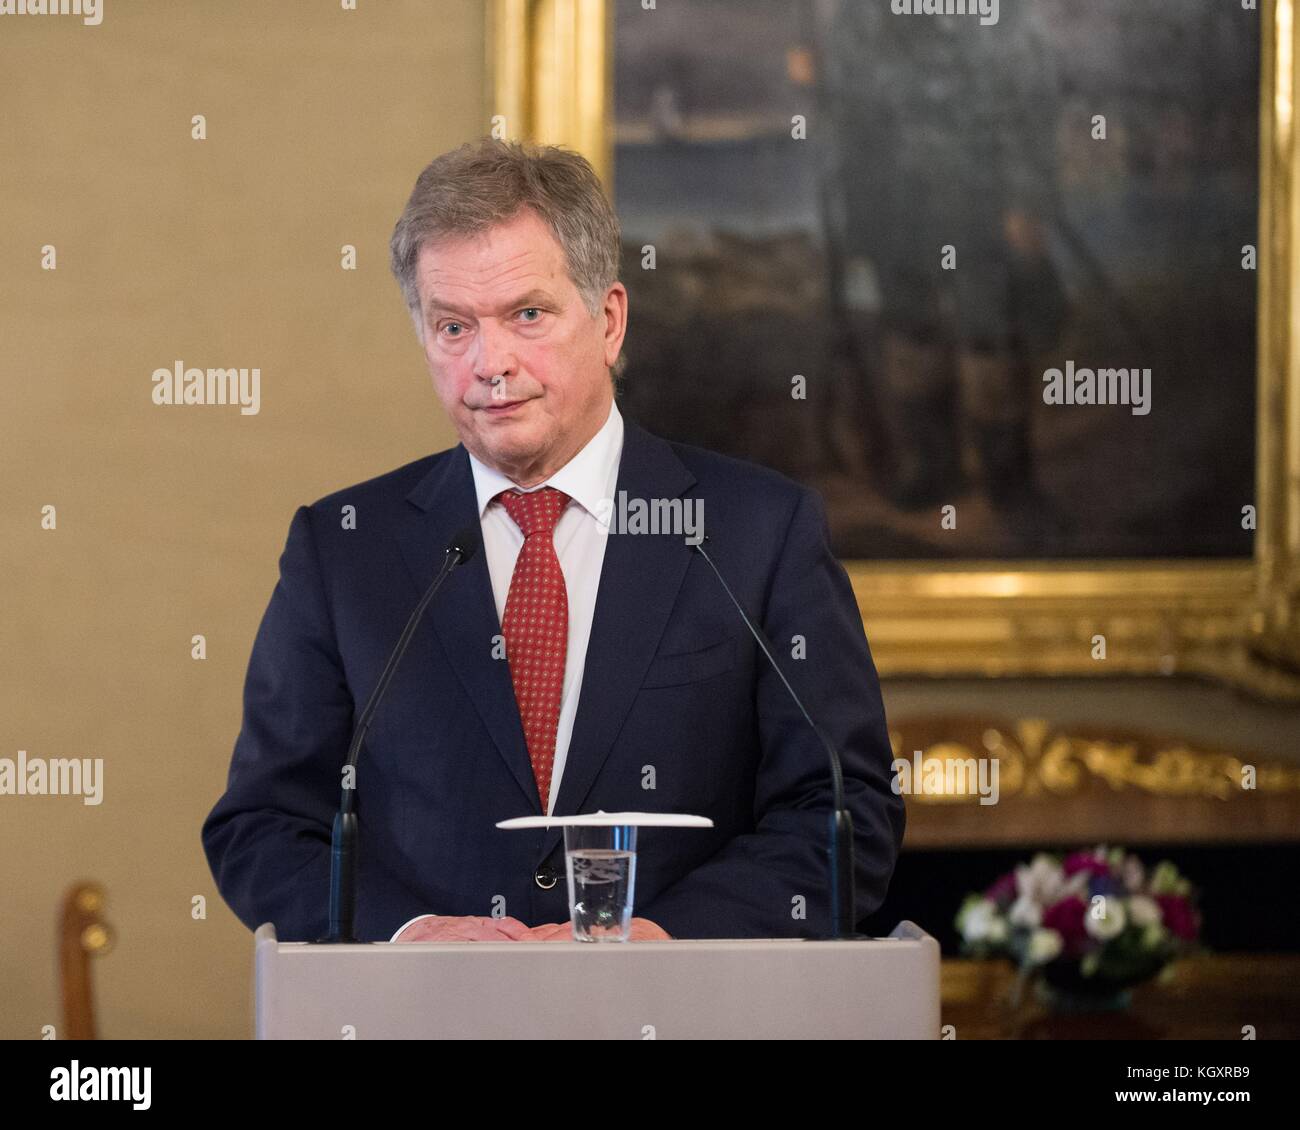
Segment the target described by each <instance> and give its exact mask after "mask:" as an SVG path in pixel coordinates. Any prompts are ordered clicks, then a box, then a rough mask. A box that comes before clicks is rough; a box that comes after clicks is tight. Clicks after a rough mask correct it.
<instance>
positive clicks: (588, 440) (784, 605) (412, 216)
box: [203, 140, 904, 941]
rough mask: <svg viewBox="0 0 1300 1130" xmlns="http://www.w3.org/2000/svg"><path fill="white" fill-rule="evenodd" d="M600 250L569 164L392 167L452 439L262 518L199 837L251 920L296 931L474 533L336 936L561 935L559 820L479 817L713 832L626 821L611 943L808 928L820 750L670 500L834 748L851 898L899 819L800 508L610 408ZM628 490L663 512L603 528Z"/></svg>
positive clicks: (866, 679) (364, 832)
mask: <svg viewBox="0 0 1300 1130" xmlns="http://www.w3.org/2000/svg"><path fill="white" fill-rule="evenodd" d="M618 258H619V231H618V224H617V220H616V219H615V217H614V215H613V212H612V210H611V209H610V207H609V204H608V202H607V200H606V198H605V196H604V193H603V190H602V189H601V187H600V184H599V181H598V179H597V178H596V176H595V173H594V172H593V170H592V169H591V166H590V165H589V164H587V162H586V161H585V160H583V159H582V158H581V157H579V156H577V155H576V154H573V153H571V152H567V151H564V150H559V149H554V148H543V149H526V148H525V147H521V146H518V145H515V144H510V143H505V142H499V141H488V140H484V141H482V142H480V143H477V144H474V145H466V146H462V147H461V148H460V149H458V150H455V151H452V152H450V153H447V154H443V155H442V156H441V157H439V158H437V159H436V160H435V161H434V162H433V163H432V164H431V165H429V166H428V168H426V169H425V170H424V172H423V173H422V174H421V175H420V178H419V180H418V181H417V183H416V187H415V190H414V191H413V193H412V194H411V198H410V201H409V202H408V204H407V207H406V210H405V212H404V213H403V215H402V217H401V219H400V220H399V221H398V224H397V227H396V229H395V231H394V233H393V239H392V260H393V263H392V265H393V270H394V273H395V274H396V276H397V278H398V281H399V282H400V283H401V285H402V289H403V292H404V295H405V297H406V300H407V304H408V307H409V309H410V311H411V314H412V318H413V320H414V322H415V325H416V329H417V333H418V335H419V338H420V341H421V343H422V345H423V348H424V351H425V357H426V360H427V363H428V366H429V371H430V375H431V377H432V379H433V384H434V388H435V390H436V392H437V394H438V397H439V399H440V401H441V402H442V404H443V406H444V408H445V409H446V411H447V412H448V414H449V416H450V417H451V419H452V422H453V423H454V425H455V427H456V430H457V432H458V434H459V436H460V440H461V442H460V444H458V445H457V446H456V447H455V448H452V449H450V450H448V451H444V452H440V453H438V454H436V455H431V456H428V457H427V458H424V459H421V460H418V461H416V462H414V463H411V464H409V465H407V466H405V467H401V468H399V469H398V470H395V471H392V472H390V473H388V474H385V475H382V476H380V477H378V478H375V479H371V480H369V481H368V482H364V483H360V484H357V485H355V486H352V487H349V488H347V489H345V490H342V491H339V492H337V493H335V494H331V495H329V496H327V497H325V498H323V499H321V500H320V501H318V502H316V503H315V504H313V505H312V506H303V507H300V508H299V509H298V511H297V512H296V513H295V515H294V517H293V521H292V523H291V525H290V528H289V535H288V541H287V544H286V546H285V550H284V554H283V556H282V557H281V559H280V580H279V583H278V585H277V586H276V588H275V591H274V593H273V594H272V597H271V602H270V605H269V607H268V608H267V611H266V614H265V617H264V618H263V621H262V625H261V628H260V630H259V632H258V635H257V639H256V641H255V643H254V646H253V653H252V658H251V660H250V663H249V670H248V678H247V682H246V686H245V696H244V720H243V727H242V730H241V732H240V735H239V738H238V741H237V742H236V745H235V751H234V757H233V759H232V762H231V768H230V775H229V780H228V784H227V790H226V793H225V795H224V796H222V797H221V799H220V800H219V801H218V802H217V804H216V806H215V807H214V808H213V810H212V812H211V813H210V815H209V816H208V818H207V820H206V822H205V824H204V827H203V843H204V847H205V850H206V852H207V855H208V860H209V863H210V865H211V867H212V872H213V875H214V876H215V878H216V881H217V884H218V887H219V888H220V890H221V893H222V895H223V896H224V897H225V899H226V901H227V902H228V903H229V904H230V906H231V908H232V909H233V910H234V911H235V913H236V914H237V915H238V916H239V918H240V920H241V921H243V922H244V924H245V925H247V926H248V927H249V928H250V929H251V928H255V927H256V926H258V925H259V924H260V923H262V922H265V921H271V922H274V923H275V925H276V929H277V933H278V935H279V937H280V938H281V939H282V940H314V939H316V938H318V937H320V936H321V935H322V934H323V933H324V932H325V926H326V912H327V905H328V883H329V840H330V827H331V822H332V818H333V814H334V811H335V809H336V808H337V804H338V797H339V791H340V784H341V779H340V773H341V771H342V768H343V763H344V760H345V755H346V751H347V748H348V743H349V739H350V737H351V734H352V730H353V726H354V723H355V721H356V716H357V714H358V713H359V711H360V709H361V707H362V706H363V705H364V703H365V702H366V700H367V698H368V696H369V694H370V692H371V690H372V689H373V688H374V686H375V684H376V682H377V681H378V679H379V675H380V672H381V671H382V669H383V666H384V663H385V660H386V659H387V657H388V654H389V652H390V651H391V649H392V647H393V644H394V642H395V641H396V639H397V637H398V635H399V634H400V632H401V629H402V627H403V625H404V623H405V621H406V619H407V616H408V615H409V614H410V611H411V609H412V607H413V606H414V605H415V603H416V601H417V600H418V598H419V596H420V594H421V592H422V591H423V590H424V589H425V587H426V586H427V585H428V583H429V582H430V580H431V579H432V577H433V574H434V572H435V571H436V570H437V569H438V568H439V566H440V565H441V563H442V559H443V556H444V551H445V549H446V547H447V545H448V544H449V543H450V542H451V540H452V539H453V538H454V537H455V536H456V534H457V533H458V532H459V531H461V530H463V529H464V528H465V527H466V526H468V525H471V524H472V523H475V522H477V523H479V527H480V529H481V531H482V551H481V552H477V553H475V555H474V556H473V557H472V558H471V559H470V560H469V561H468V562H467V563H466V564H465V565H463V566H461V567H460V568H459V569H458V570H456V571H455V572H454V573H453V574H452V575H451V577H450V578H449V580H448V581H447V583H446V585H445V586H444V587H443V589H442V590H441V591H440V592H439V593H438V595H437V597H436V598H435V600H434V602H433V603H432V604H431V605H430V607H429V609H428V612H427V615H426V618H425V620H424V622H423V623H422V624H421V626H420V628H419V630H418V632H417V634H416V635H415V637H414V639H413V641H412V643H411V645H410V648H409V650H408V651H407V653H406V656H405V658H404V660H403V663H402V666H401V667H400V669H399V670H398V672H397V675H396V677H395V678H394V680H393V682H392V684H391V686H390V688H389V691H388V695H387V697H386V699H385V700H384V702H383V705H382V706H381V708H380V710H379V712H378V713H377V715H376V716H375V719H374V723H373V725H372V727H371V729H370V732H369V734H368V735H367V738H366V745H365V749H364V750H363V752H362V756H361V759H360V762H359V765H358V769H357V780H356V782H355V783H356V787H357V792H356V794H355V796H356V811H357V814H358V820H359V827H360V841H359V860H360V862H359V871H358V902H357V914H356V932H357V935H358V937H360V938H362V939H363V940H368V941H371V940H374V941H382V940H388V939H390V938H391V939H392V940H401V941H413V940H426V939H445V938H470V939H472V938H496V939H501V938H512V939H519V940H533V939H546V938H551V937H563V936H567V931H568V926H567V921H568V903H567V892H566V884H565V881H564V850H563V841H562V834H561V831H560V829H558V828H552V829H546V830H537V831H503V830H500V829H498V828H496V827H495V824H496V823H497V821H500V820H503V819H506V818H508V817H512V816H520V815H525V814H529V813H534V814H540V813H543V812H546V813H550V814H553V815H564V814H570V813H586V812H595V811H597V810H601V809H603V810H604V811H606V812H617V811H626V810H637V811H664V812H682V811H685V812H692V813H698V814H700V815H704V816H708V817H710V818H711V819H712V820H713V827H712V828H710V829H681V828H677V829H672V828H670V829H643V830H642V832H641V836H640V843H639V849H640V850H639V852H638V860H637V874H636V904H635V905H636V914H637V918H636V919H635V920H634V929H633V939H634V940H638V939H656V938H664V937H699V938H706V937H723V938H727V937H731V938H744V937H783V936H787V937H788V936H808V937H817V936H825V935H826V934H827V933H829V931H830V911H829V900H828V896H827V855H826V845H827V826H828V814H829V811H830V809H831V801H830V798H831V787H830V779H829V773H828V766H827V762H826V754H825V750H824V749H823V747H822V746H821V744H820V743H819V742H818V740H817V738H816V737H815V735H814V734H813V733H812V732H811V731H810V730H809V728H808V726H807V724H806V722H805V721H804V719H803V718H802V716H801V715H800V713H799V711H798V709H797V707H796V706H795V704H794V703H793V702H792V701H791V700H790V698H789V697H788V695H787V693H786V691H785V689H784V688H783V687H782V685H781V683H780V680H779V679H778V677H777V675H776V674H775V673H774V672H773V671H772V670H771V669H770V667H769V666H768V664H767V663H766V661H765V660H764V659H763V657H762V655H761V653H760V652H759V651H758V649H757V647H756V645H755V644H754V641H753V639H752V637H750V636H749V634H748V633H747V632H746V630H745V628H744V625H743V624H742V623H741V622H740V620H739V618H738V617H737V615H736V612H735V609H734V608H733V607H732V606H731V604H730V602H729V601H728V599H727V598H726V596H725V594H724V593H723V592H722V590H721V589H720V587H719V585H718V582H717V579H716V578H715V577H714V576H713V575H712V573H711V572H710V571H709V570H708V567H707V565H706V563H705V562H704V561H703V560H701V559H700V558H699V556H698V555H697V554H696V553H695V552H694V551H693V549H692V548H691V544H690V543H691V542H692V541H698V538H699V533H700V532H701V531H700V530H699V528H698V519H699V517H700V516H702V517H703V524H704V528H706V529H707V531H708V536H709V546H710V551H711V555H712V556H713V557H714V559H715V560H716V561H717V563H718V565H719V567H720V568H721V569H722V570H723V573H724V575H725V576H726V577H727V579H728V582H729V583H730V585H731V586H732V588H733V589H734V591H735V592H736V595H737V596H738V597H739V599H740V600H741V602H742V603H743V604H745V606H746V607H747V609H749V610H750V612H751V613H753V614H754V615H756V617H757V618H758V620H759V622H760V623H761V624H762V625H763V627H764V628H765V630H766V632H767V634H768V636H769V638H770V639H772V641H773V642H774V645H775V647H776V655H777V658H778V660H779V661H781V662H782V665H783V668H784V669H785V670H786V673H787V676H788V677H789V678H790V680H791V682H792V684H793V685H794V686H795V688H796V689H797V690H798V691H799V692H800V694H801V696H802V697H803V698H804V700H805V703H806V705H807V707H808V709H809V711H810V712H811V714H812V715H813V717H814V718H816V719H817V721H818V723H819V725H820V726H821V727H822V728H823V729H824V730H825V731H826V733H827V734H828V735H829V737H830V739H831V741H832V742H834V743H835V745H836V746H837V747H838V749H839V750H840V752H841V755H842V757H843V761H844V792H845V803H846V805H847V806H848V808H849V809H850V811H851V814H852V818H853V822H854V829H855V836H854V858H855V877H854V878H855V891H856V898H857V909H858V911H859V912H860V913H861V914H866V913H868V912H870V911H871V910H874V909H875V908H876V907H877V906H878V905H879V904H880V902H881V901H882V900H883V898H884V895H885V891H886V889H887V887H888V883H889V878H890V875H891V873H892V871H893V867H894V863H895V859H896V856H897V852H898V848H899V845H900V843H901V840H902V834H903V824H904V813H903V804H902V800H901V798H900V797H899V796H898V795H896V794H895V793H894V792H893V791H892V789H891V787H890V779H891V778H890V773H891V769H890V764H891V760H892V757H891V753H890V749H889V743H888V737H887V733H886V726H885V715H884V709H883V705H882V703H881V698H880V690H879V685H878V682H877V678H876V672H875V668H874V665H873V663H872V660H871V655H870V653H869V650H868V647H867V641H866V638H865V636H864V634H863V630H862V621H861V617H860V615H859V613H858V609H857V604H856V601H855V599H854V595H853V592H852V589H851V586H850V584H849V581H848V578H847V576H846V575H845V572H844V570H843V568H842V567H841V566H840V565H839V563H838V562H837V561H836V560H835V558H834V557H833V555H832V554H831V551H830V548H829V546H828V542H827V529H826V521H825V516H824V512H823V508H822V505H821V502H820V500H819V498H818V497H817V495H816V494H815V493H814V492H812V491H810V490H807V489H805V488H803V487H800V486H799V485H798V484H796V483H794V482H792V481H790V480H789V479H786V478H784V477H783V476H781V475H779V474H777V473H776V472H774V471H770V470H767V469H765V468H762V467H758V466H755V465H752V464H748V463H744V462H741V461H739V460H735V459H731V458H727V457H724V456H721V455H717V454H714V453H711V452H708V451H705V450H702V449H699V448H694V447H689V446H685V445H680V444H674V443H669V442H667V441H665V440H663V439H660V438H658V437H656V436H653V435H651V434H649V433H648V432H646V431H645V430H644V429H642V428H640V427H639V426H637V425H636V424H635V423H634V422H632V421H630V420H628V421H625V420H624V419H623V417H622V416H621V414H620V413H619V411H618V409H617V407H616V405H615V402H614V384H613V380H612V379H611V378H615V379H616V378H617V376H618V375H619V371H620V369H621V365H622V361H623V358H622V356H621V347H622V342H623V337H624V332H625V330H626V326H627V292H626V289H625V288H624V287H623V285H622V284H621V283H619V282H618V281H617V278H616V273H617V270H618ZM638 509H639V510H640V512H642V513H643V514H644V513H650V514H654V515H657V516H659V517H663V518H667V517H670V516H676V518H677V519H678V520H679V524H680V522H681V521H686V522H688V523H690V525H689V526H688V528H676V529H664V528H662V524H659V523H652V524H651V528H650V529H648V530H647V529H645V528H644V526H642V527H637V526H635V525H630V524H628V523H625V522H622V521H621V520H620V519H621V518H624V517H626V516H627V514H629V513H631V512H635V511H637V510H638Z"/></svg>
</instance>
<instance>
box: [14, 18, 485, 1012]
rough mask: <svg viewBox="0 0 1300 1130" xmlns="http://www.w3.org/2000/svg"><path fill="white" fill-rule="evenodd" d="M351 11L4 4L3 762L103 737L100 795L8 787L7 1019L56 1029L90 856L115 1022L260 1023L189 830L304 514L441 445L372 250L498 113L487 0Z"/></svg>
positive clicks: (444, 427) (238, 947)
mask: <svg viewBox="0 0 1300 1130" xmlns="http://www.w3.org/2000/svg"><path fill="white" fill-rule="evenodd" d="M358 9H359V10H358V11H356V12H349V11H344V10H342V6H341V4H339V3H338V2H337V0H318V2H316V3H302V2H300V0H294V2H285V3H276V2H272V0H222V2H220V3H216V2H200V0H130V2H129V3H128V2H125V0H116V2H115V0H105V9H104V13H105V14H104V20H103V23H102V25H101V26H99V27H85V26H82V24H81V22H80V20H78V19H76V18H74V17H51V16H40V17H37V16H22V17H19V16H0V89H2V90H3V109H2V110H0V262H2V263H3V268H2V269H0V371H2V372H3V384H2V385H0V389H2V392H3V397H4V402H3V408H2V409H0V523H2V525H0V529H2V530H3V536H2V538H0V576H2V577H3V592H4V598H3V600H4V603H3V613H2V619H0V641H2V642H0V687H3V694H4V704H3V712H2V713H0V725H2V726H3V739H2V745H0V757H7V758H16V756H17V751H18V750H20V749H23V750H26V751H27V752H28V755H29V756H30V757H43V758H56V757H90V758H102V759H103V761H104V799H103V803H102V804H101V805H99V806H86V805H84V804H82V803H81V801H80V800H79V799H78V798H75V797H30V796H27V797H15V796H0V1002H2V1003H0V1037H19V1038H28V1037H30V1038H37V1037H39V1034H40V1028H41V1026H42V1025H44V1024H58V1023H59V1013H58V998H57V996H56V985H55V963H54V923H55V908H56V905H57V901H58V897H59V895H60V893H61V891H62V890H63V889H64V888H65V886H66V885H67V884H69V883H70V882H72V881H74V880H76V879H80V878H94V879H97V880H99V881H101V882H102V883H103V884H104V885H105V886H106V887H107V889H108V892H109V898H110V903H109V908H108V917H109V918H110V920H111V921H112V923H113V924H114V925H115V927H116V930H117V933H118V941H117V948H116V950H115V951H114V952H113V953H112V954H110V955H109V956H107V957H105V958H104V959H102V960H101V961H99V962H98V963H97V964H96V978H97V989H98V994H97V995H98V1003H99V1009H100V1021H101V1033H102V1034H103V1035H105V1036H110V1037H125V1038H133V1037H182V1036H228V1037H242V1036H245V1035H247V1034H248V1033H249V1031H250V1023H251V1017H250V1007H249V1004H250V979H249V973H250V968H251V955H252V948H251V936H250V935H249V934H248V932H247V931H246V930H245V929H244V927H243V926H242V925H240V924H239V923H238V922H237V921H236V919H235V918H234V916H233V915H232V914H231V913H230V912H229V911H228V910H227V909H226V906H225V904H224V903H223V902H222V900H221V898H220V896H219V895H218V893H217V891H216V889H215V887H214V885H213V882H212V878H211V875H210V873H209V871H208V867H207V862H206V860H205V858H204V855H203V852H202V848H201V845H200V841H199V828H200V824H201V822H202V820H203V818H204V816H205V815H206V813H207V811H208V809H209V808H210V807H211V805H212V803H213V802H214V801H215V799H216V798H217V796H218V795H219V793H220V792H221V790H222V787H223V784H224V780H225V773H226V768H227V765H228V763H229V758H230V752H231V748H232V745H233V742H234V739H235V735H236V733H237V732H238V728H239V721H240V693H241V687H242V682H243V675H244V668H245V664H246V663H247V660H248V653H249V648H250V646H251V644H252V639H253V634H254V632H255V630H256V628H257V624H258V620H259V619H260V617H261V614H262V611H263V609H264V608H265V605H266V601H267V598H268V597H269V596H270V592H271V589H272V586H273V585H274V583H275V578H276V562H277V558H278V555H279V553H280V550H281V548H282V547H283V543H284V538H285V534H286V532H287V530H288V524H289V519H290V517H291V515H292V513H293V510H294V508H295V507H296V506H297V505H298V504H299V503H302V502H308V501H311V500H313V499H315V498H317V497H319V496H320V495H322V494H324V493H326V492H328V491H330V490H333V489H335V488H337V487H340V486H345V485H346V484H348V483H351V482H355V481H357V480H359V479H362V478H366V477H369V476H371V475H375V474H378V473H380V472H382V471H385V470H388V469H389V468H392V467H395V466H398V465H400V464H402V463H404V462H408V461H410V460H412V459H416V458H418V457H420V456H421V455H424V454H427V453H428V452H431V451H435V450H438V449H440V448H443V447H446V446H448V444H449V443H450V442H452V441H453V440H452V432H451V429H450V427H449V425H448V424H447V422H446V420H445V418H444V417H443V415H442V413H441V411H440V409H439V408H438V407H437V405H436V402H435V400H434V398H433V393H432V391H431V389H430V388H429V386H428V383H427V377H426V375H425V373H424V370H423V368H422V358H421V355H420V353H419V349H418V345H417V343H416V342H415V339H414V336H413V334H412V332H411V328H410V322H409V321H408V320H407V318H406V315H405V313H404V311H403V309H402V305H401V300H400V297H399V294H398V291H397V287H396V284H395V283H394V282H393V281H392V279H391V278H390V276H389V275H388V269H387V259H386V245H387V239H388V235H389V232H390V230H391V228H392V224H393V221H394V220H395V219H396V216H397V212H398V211H399V209H400V208H401V205H402V204H403V203H404V201H405V198H406V194H407V193H408V192H409V191H410V188H411V185H412V183H413V181H414V177H415V175H416V173H417V172H418V171H419V169H420V167H421V166H422V165H423V164H424V163H425V162H426V161H427V160H428V159H429V158H430V157H432V156H433V155H434V154H435V153H438V152H440V151H442V150H444V149H447V148H450V147H452V146H455V145H457V144H459V143H460V142H462V141H464V140H467V139H469V138H471V137H473V136H475V135H477V134H479V133H481V132H483V131H484V129H485V127H486V123H487V114H486V106H485V103H484V100H483V90H484V84H483V56H484V51H483V5H482V4H481V3H479V2H478V0H383V2H382V3H380V2H377V0H360V2H359V4H358ZM195 114H204V115H206V117H207V128H208V139H207V140H206V141H194V140H192V139H191V137H190V130H191V126H190V119H191V117H192V115H195ZM47 243H48V244H53V245H54V246H55V248H56V249H57V256H58V260H57V262H58V268H57V270H55V271H52V272H51V271H44V270H42V269H41V264H40V249H41V247H42V245H44V244H47ZM347 243H351V244H354V245H355V246H356V248H357V253H358V258H359V269H358V270H356V271H355V272H346V271H343V270H341V269H340V247H341V246H342V245H343V244H347ZM178 359H179V360H182V361H183V362H184V363H185V364H186V365H189V366H196V367H204V368H206V367H209V366H222V367H224V366H244V367H250V368H251V367H253V366H256V367H259V368H260V369H261V374H262V375H261V408H260V412H259V413H258V414H257V415H241V414H240V412H239V410H238V408H237V407H222V406H188V407H160V406H156V405H154V404H153V403H152V402H151V397H150V394H151V391H152V387H153V386H152V382H151V379H150V377H151V374H152V373H153V371H154V370H155V369H156V368H159V367H170V366H172V365H173V363H174V362H175V361H176V360H178ZM46 504H50V505H53V506H55V507H57V521H58V526H57V529H56V530H53V531H48V530H42V529H41V528H40V521H41V508H42V507H43V506H44V505H46ZM200 633H201V634H203V635H204V636H206V637H207V647H208V658H207V659H206V660H202V661H197V660H194V659H192V658H191V655H190V647H191V645H190V639H191V637H192V636H193V635H195V634H200ZM195 896H203V897H205V898H206V900H207V917H206V919H202V920H195V919H194V918H192V916H191V900H192V899H194V897H195Z"/></svg>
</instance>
